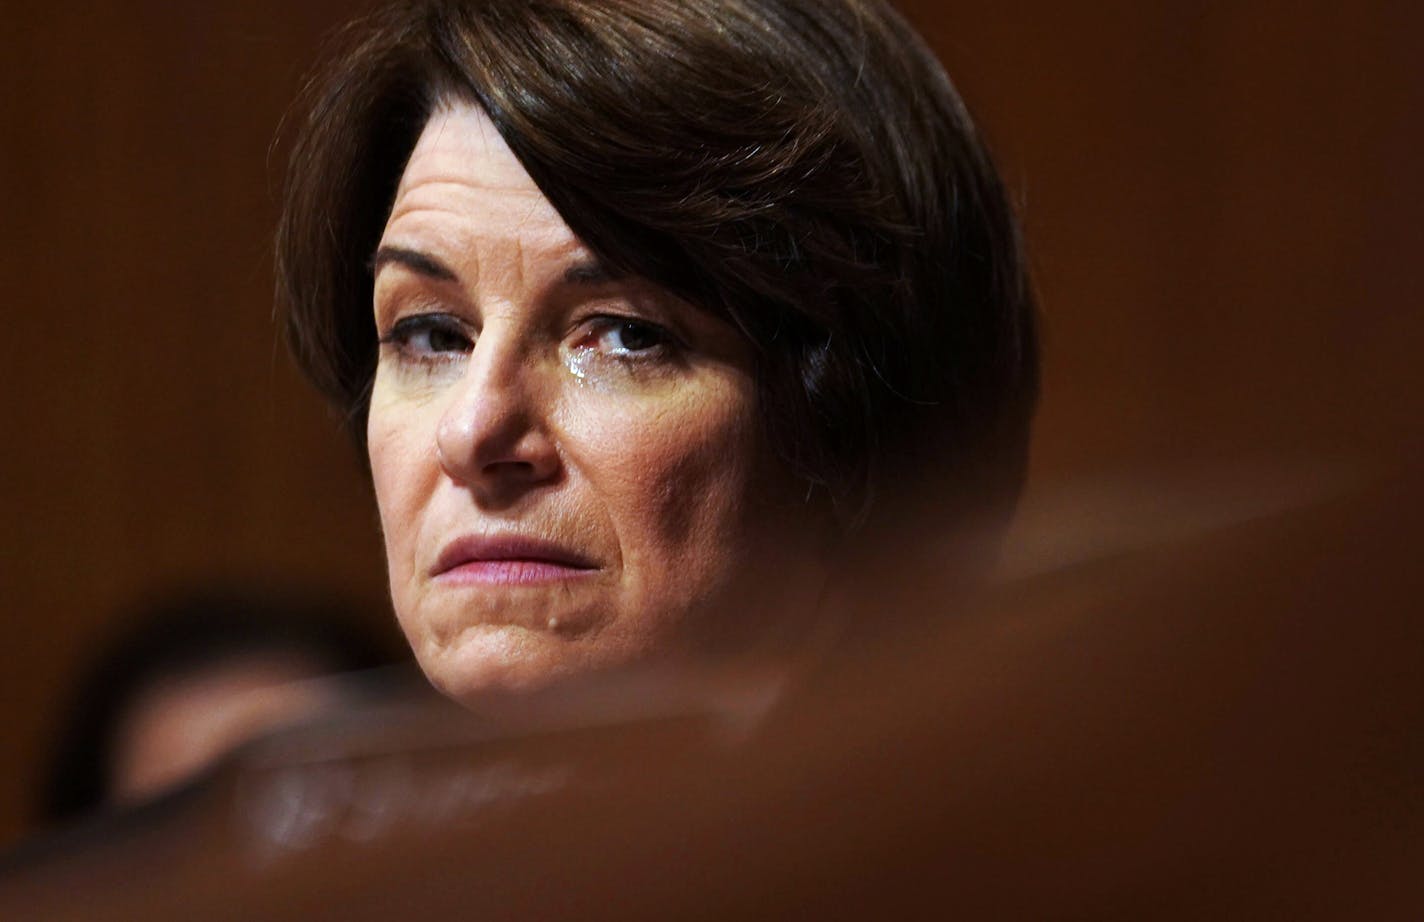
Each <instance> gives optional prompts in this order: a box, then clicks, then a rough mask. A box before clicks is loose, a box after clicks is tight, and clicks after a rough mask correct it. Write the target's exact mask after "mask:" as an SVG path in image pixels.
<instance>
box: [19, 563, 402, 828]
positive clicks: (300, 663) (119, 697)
mask: <svg viewBox="0 0 1424 922" xmlns="http://www.w3.org/2000/svg"><path fill="white" fill-rule="evenodd" d="M121 623H122V624H123V627H122V628H121V629H120V630H119V631H118V632H117V633H116V634H115V636H112V637H110V638H109V639H108V640H107V642H105V643H102V644H101V645H100V646H99V647H98V651H99V652H98V654H97V656H95V657H94V659H93V660H92V662H91V663H90V664H89V666H88V668H87V670H86V671H85V673H84V674H83V675H82V677H81V679H80V681H79V683H78V686H77V689H76V692H75V694H74V696H73V698H72V703H71V705H70V707H69V710H68V712H67V715H66V717H65V718H64V721H63V724H62V726H61V728H60V730H59V732H58V734H57V738H56V745H55V747H54V750H53V753H52V755H51V760H50V767H49V771H48V772H47V773H46V775H45V780H44V789H43V791H42V794H41V797H40V801H39V804H38V813H39V816H38V817H37V818H38V820H39V821H40V822H41V824H43V825H53V824H56V823H60V822H64V821H69V820H73V819H76V818H80V817H83V816H86V815H89V814H92V813H94V812H95V811H99V810H101V809H104V808H109V807H115V806H131V805H133V804H136V803H140V802H142V801H145V800H149V799H151V798H153V797H155V796H157V795H159V794H162V793H164V792H167V791H171V790H173V789H175V788H177V787H179V786H181V785H182V783H183V782H185V781H187V780H188V779H190V778H191V777H193V776H196V775H198V774H200V773H201V772H203V771H204V770H206V769H207V768H209V767H210V766H211V765H212V764H213V763H214V762H216V761H217V760H218V759H220V758H222V757H223V756H224V755H226V754H227V753H229V752H230V751H231V750H233V749H235V748H237V747H238V746H240V745H242V744H243V743H246V742H248V741H250V740H251V739H254V738H256V737H258V736H260V735H261V734H263V733H265V732H270V731H272V730H274V729H277V728H281V727H284V726H289V725H292V724H295V723H298V722H301V721H303V720H307V719H311V718H313V717H316V716H318V715H321V714H323V713H328V712H330V711H331V710H333V709H334V708H337V707H340V706H341V705H342V704H343V702H346V701H348V700H349V699H351V698H352V697H353V696H357V695H359V693H360V688H359V684H358V683H357V682H356V680H355V679H354V678H353V677H352V674H354V673H358V672H361V671H364V670H372V669H375V668H377V667H381V666H386V665H389V664H391V663H393V662H395V661H396V659H397V656H398V654H397V653H396V652H395V651H392V650H388V649H385V648H383V646H382V644H381V643H380V642H379V640H378V639H377V637H375V636H373V635H372V634H370V633H368V632H367V631H366V630H364V629H363V628H362V626H361V621H360V620H359V619H358V618H357V617H356V613H354V612H353V611H351V610H350V609H349V608H348V607H346V606H345V605H344V604H342V603H340V602H337V601H335V600H333V599H330V598H326V597H323V596H320V595H317V594H315V593H311V592H297V591H294V590H283V589H275V588H253V587H238V586H210V587H206V588H201V589H192V590H188V591H184V592H181V593H177V594H174V595H172V596H170V597H168V598H166V599H164V600H162V601H159V602H157V603H155V604H150V605H147V606H143V607H140V608H139V609H138V610H136V611H135V612H133V613H132V614H131V615H130V616H129V617H127V618H124V619H121Z"/></svg>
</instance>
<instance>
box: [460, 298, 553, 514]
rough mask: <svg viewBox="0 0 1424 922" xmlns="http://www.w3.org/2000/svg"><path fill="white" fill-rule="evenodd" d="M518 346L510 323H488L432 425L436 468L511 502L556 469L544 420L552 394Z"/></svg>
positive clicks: (479, 492)
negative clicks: (506, 328)
mask: <svg viewBox="0 0 1424 922" xmlns="http://www.w3.org/2000/svg"><path fill="white" fill-rule="evenodd" d="M522 353H523V350H521V349H520V348H519V346H518V341H517V335H515V333H514V331H502V330H500V329H498V328H491V327H489V326H487V327H486V329H485V330H483V331H482V332H481V334H480V336H479V338H478V340H477V341H476V343H475V347H474V349H473V350H472V351H471V352H470V357H469V360H468V365H467V366H466V368H465V374H464V376H463V377H462V378H461V380H460V381H459V383H458V384H456V385H455V386H454V388H453V393H452V394H451V397H450V402H449V404H448V405H447V406H446V407H445V410H444V412H443V413H442V414H441V417H440V423H439V427H438V429H437V431H436V449H437V452H438V454H439V457H440V466H441V468H442V469H443V470H444V472H445V473H446V475H448V476H449V477H450V478H451V479H452V480H454V481H455V482H456V483H459V484H462V485H464V486H467V487H469V488H470V489H471V490H472V491H473V492H474V493H475V495H476V499H477V500H478V501H480V502H481V503H484V504H487V505H503V504H507V503H509V502H512V501H513V500H515V499H517V498H518V497H519V496H520V495H522V494H523V493H525V492H527V491H528V490H530V489H532V488H534V487H537V486H539V485H541V484H545V483H548V482H550V481H552V480H553V479H554V478H555V477H557V475H558V473H559V470H560V462H559V454H558V449H557V445H556V443H555V440H554V438H553V436H552V434H551V433H550V431H549V428H548V421H549V410H550V409H551V408H550V407H549V406H548V405H547V404H548V403H549V401H551V400H552V399H553V398H552V396H551V395H548V394H546V393H544V389H543V388H541V387H540V386H539V382H538V381H537V380H535V378H536V375H535V374H534V372H533V370H532V369H531V368H530V367H529V364H528V362H527V361H526V360H525V357H524V355H523V354H522Z"/></svg>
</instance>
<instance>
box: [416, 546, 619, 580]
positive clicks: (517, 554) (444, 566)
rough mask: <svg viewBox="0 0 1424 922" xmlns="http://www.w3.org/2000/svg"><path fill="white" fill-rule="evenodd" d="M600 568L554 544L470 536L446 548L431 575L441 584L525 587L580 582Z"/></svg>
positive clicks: (592, 562)
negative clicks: (535, 584) (538, 584)
mask: <svg viewBox="0 0 1424 922" xmlns="http://www.w3.org/2000/svg"><path fill="white" fill-rule="evenodd" d="M598 569H599V567H598V565H597V564H596V563H595V562H594V561H592V560H590V559H589V558H588V557H587V556H585V555H583V554H580V553H579V552H577V551H574V550H572V549H571V548H567V547H564V546H563V545H560V544H556V543H554V542H551V541H544V540H542V539H538V538H529V537H523V536H518V535H498V536H468V537H464V538H459V539H457V540H455V541H452V542H451V543H450V544H448V545H446V547H445V549H444V550H443V551H441V553H440V556H439V558H438V559H437V560H436V563H435V566H434V567H433V568H432V569H431V571H430V575H431V576H432V577H433V578H434V579H437V580H440V581H441V582H456V583H480V584H489V585H525V584H532V583H547V582H555V581H561V580H568V579H577V578H580V577H584V576H588V575H591V574H593V573H595V572H596V571H597V570H598Z"/></svg>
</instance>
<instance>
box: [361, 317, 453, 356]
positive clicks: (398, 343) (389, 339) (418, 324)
mask: <svg viewBox="0 0 1424 922" xmlns="http://www.w3.org/2000/svg"><path fill="white" fill-rule="evenodd" d="M422 335H424V336H425V337H426V339H427V341H428V340H429V339H430V338H431V337H432V336H442V335H443V336H449V337H452V338H453V339H455V340H457V341H458V342H459V343H460V345H459V347H458V348H454V349H450V348H445V349H437V348H434V346H433V344H432V345H431V346H429V347H427V348H425V349H417V348H415V347H413V346H412V345H411V341H412V340H413V339H415V338H416V337H418V336H422ZM380 342H381V345H383V346H386V345H389V346H395V347H396V349H397V350H398V351H399V352H400V353H401V355H402V356H403V357H407V358H412V359H415V360H417V361H422V362H439V361H444V360H447V359H448V358H449V357H450V356H451V355H454V354H459V355H465V354H468V353H469V351H470V350H471V349H473V348H474V346H475V342H474V338H473V337H472V336H471V335H470V334H469V332H468V331H467V329H466V327H465V324H464V323H463V322H462V321H460V320H459V319H458V318H456V317H453V316H451V315H449V314H438V313H435V314H412V315H411V316H409V317H402V318H401V319H400V320H397V321H396V322H395V324H394V325H393V326H392V327H391V329H390V332H389V333H387V334H386V335H385V336H382V337H381V339H380Z"/></svg>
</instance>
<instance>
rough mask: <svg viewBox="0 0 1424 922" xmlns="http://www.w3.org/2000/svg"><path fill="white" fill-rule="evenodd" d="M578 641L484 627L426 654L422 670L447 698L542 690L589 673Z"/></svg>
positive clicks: (511, 628) (468, 698)
mask: <svg viewBox="0 0 1424 922" xmlns="http://www.w3.org/2000/svg"><path fill="white" fill-rule="evenodd" d="M578 646H579V642H578V641H577V640H574V639H570V638H567V637H560V636H558V635H557V634H554V633H553V632H551V631H547V630H531V629H529V628H525V627H520V626H517V625H479V626H476V627H472V628H469V629H467V630H465V631H463V632H462V633H461V635H460V636H459V638H458V639H456V640H453V641H451V642H450V643H449V644H447V645H445V646H443V647H441V648H440V649H438V650H434V651H432V652H431V653H430V655H429V656H428V657H422V658H421V663H420V665H421V668H422V669H423V670H424V671H425V674H426V675H427V676H428V677H429V678H430V681H431V683H432V684H433V685H434V686H435V687H436V688H437V689H438V690H439V691H440V692H441V693H442V694H444V695H445V696H447V697H449V698H452V699H454V700H455V701H457V702H459V703H461V704H466V705H469V704H474V703H477V702H478V701H479V700H480V699H482V698H485V697H499V696H501V695H504V694H508V693H523V692H531V691H537V690H539V689H543V688H547V687H549V686H550V685H554V684H556V683H558V682H559V681H561V680H564V679H568V678H570V677H572V676H575V675H578V674H579V673H581V672H583V671H585V669H586V664H585V662H584V660H585V657H584V656H583V655H582V651H580V650H579V649H578Z"/></svg>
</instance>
